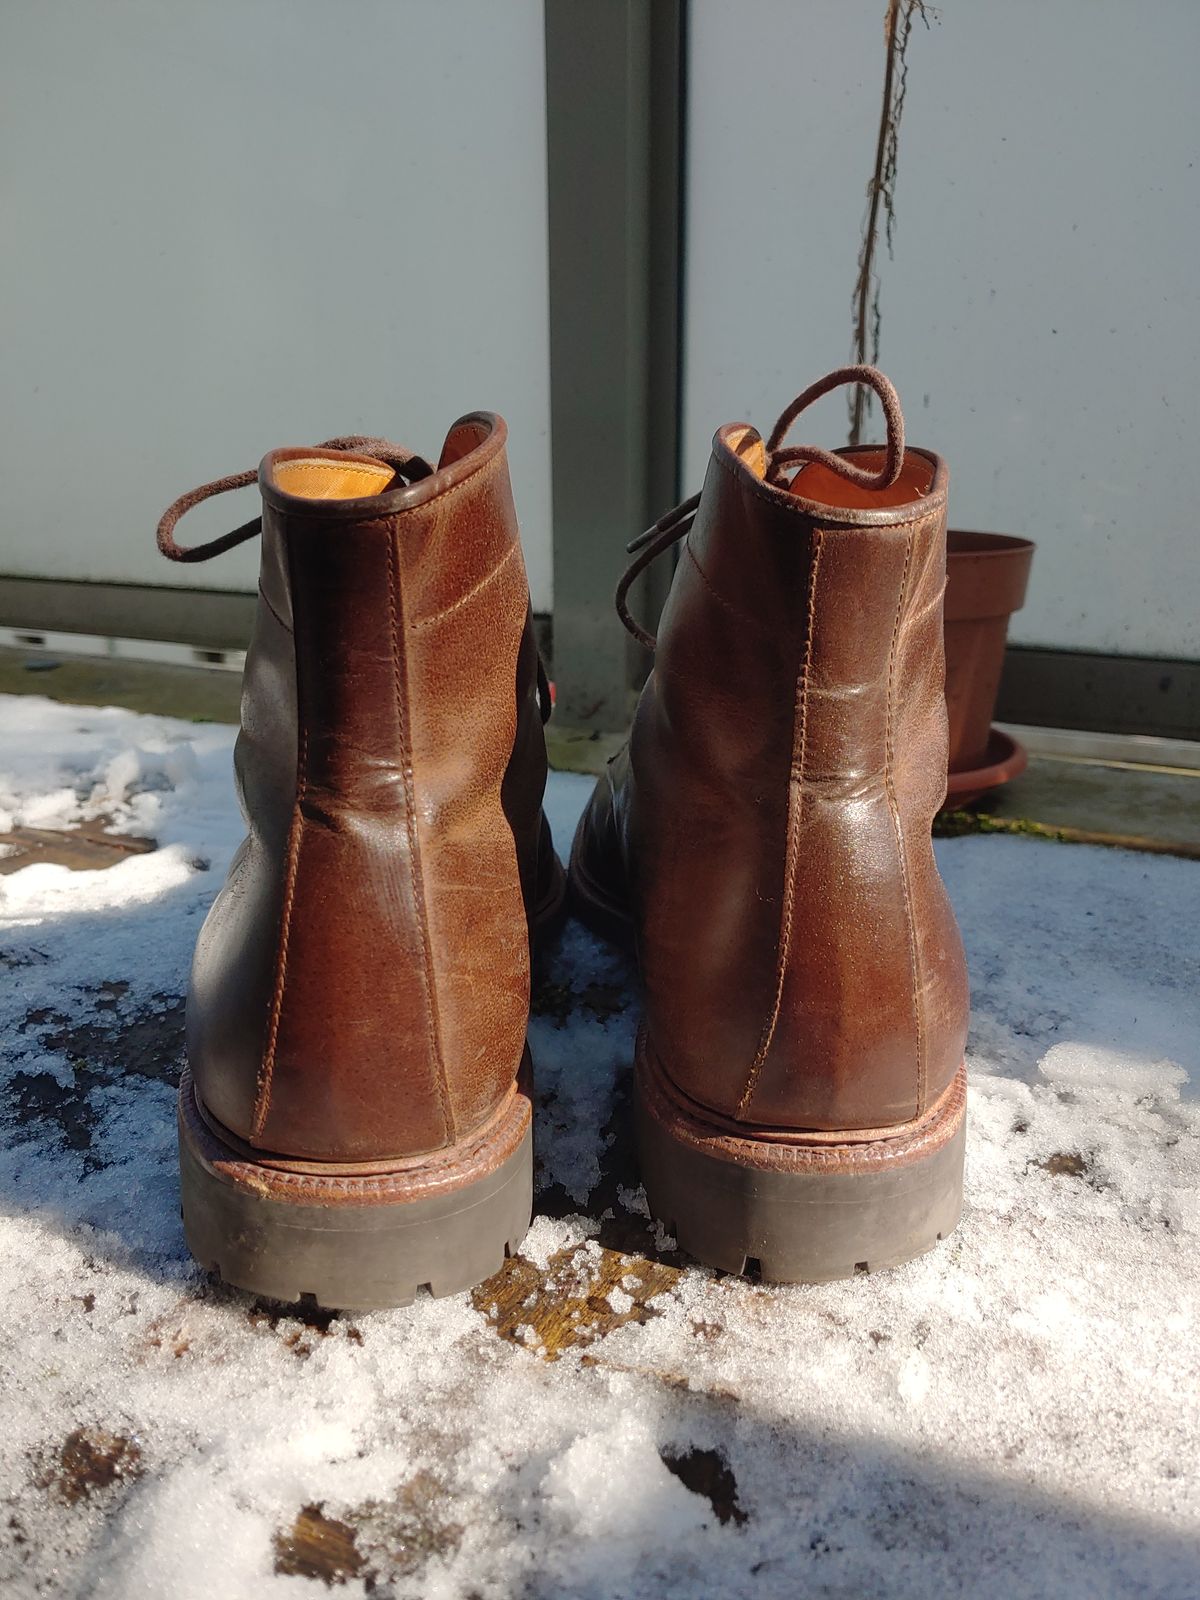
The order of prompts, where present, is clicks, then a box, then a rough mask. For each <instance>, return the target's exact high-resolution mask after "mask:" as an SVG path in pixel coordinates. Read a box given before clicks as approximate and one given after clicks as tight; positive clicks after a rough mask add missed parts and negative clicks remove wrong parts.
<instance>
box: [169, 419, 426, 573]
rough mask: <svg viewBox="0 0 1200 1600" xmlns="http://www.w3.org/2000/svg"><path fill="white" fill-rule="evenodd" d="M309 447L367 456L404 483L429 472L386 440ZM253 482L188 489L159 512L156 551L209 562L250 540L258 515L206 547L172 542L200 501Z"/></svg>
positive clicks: (247, 476) (252, 476)
mask: <svg viewBox="0 0 1200 1600" xmlns="http://www.w3.org/2000/svg"><path fill="white" fill-rule="evenodd" d="M313 448H314V449H316V450H348V451H352V452H354V453H355V454H356V455H361V456H371V457H373V458H374V459H375V460H376V461H380V462H382V463H383V465H384V466H386V467H391V468H392V470H393V471H394V472H395V473H396V474H397V475H398V476H399V477H400V478H402V479H403V480H404V482H405V483H418V482H419V481H420V480H421V479H422V478H428V477H429V476H430V474H431V473H432V472H433V468H432V467H431V466H430V465H429V463H428V461H426V460H424V459H423V458H422V457H421V456H419V455H417V454H416V453H415V452H414V451H412V450H409V449H406V448H405V446H404V445H402V444H392V443H391V441H390V440H388V439H369V438H366V437H364V436H362V435H359V434H347V435H346V436H345V437H344V438H341V439H326V440H325V443H324V444H318V445H315V446H314V447H313ZM257 481H258V471H257V469H253V470H251V471H249V472H235V473H232V474H231V475H230V476H229V477H228V478H217V479H215V480H214V481H213V482H212V483H204V484H201V486H200V487H199V488H198V489H191V490H189V491H188V493H187V494H181V495H180V496H179V499H178V500H175V501H173V502H172V504H171V505H169V506H168V507H167V509H166V510H165V511H164V512H163V514H162V518H161V520H160V521H159V524H158V548H159V549H160V550H161V551H162V553H163V555H164V556H166V558H167V560H168V561H211V560H212V558H213V557H214V556H219V555H222V554H223V553H224V552H225V551H226V550H232V549H234V547H235V546H236V545H239V544H245V542H246V540H247V539H253V538H254V537H255V535H256V534H259V533H261V532H262V517H261V516H259V517H255V518H254V519H253V520H252V521H250V522H243V524H242V525H241V527H240V528H234V530H233V532H232V533H223V534H222V535H221V537H220V538H219V539H212V540H210V541H209V543H208V544H196V545H182V544H176V543H175V528H176V526H177V524H178V522H179V519H180V518H181V517H183V516H186V515H187V513H188V512H189V511H191V510H192V508H193V507H194V506H198V505H199V504H200V502H201V501H202V500H211V499H212V498H213V496H214V495H218V494H228V493H229V491H230V490H231V489H247V488H249V486H250V485H251V484H252V483H257Z"/></svg>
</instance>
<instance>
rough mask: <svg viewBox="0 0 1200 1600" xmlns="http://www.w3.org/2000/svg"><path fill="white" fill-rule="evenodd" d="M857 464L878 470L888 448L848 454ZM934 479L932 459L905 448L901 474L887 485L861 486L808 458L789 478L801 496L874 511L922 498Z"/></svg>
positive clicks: (843, 507) (825, 503) (846, 508)
mask: <svg viewBox="0 0 1200 1600" xmlns="http://www.w3.org/2000/svg"><path fill="white" fill-rule="evenodd" d="M851 459H852V460H853V462H854V464H855V466H858V467H865V468H866V469H867V471H868V472H880V471H882V470H883V464H884V462H885V461H886V459H887V451H886V450H884V449H883V448H882V447H881V448H880V449H878V450H856V451H855V453H854V455H853V457H852V458H851ZM932 482H933V463H932V462H931V461H929V460H927V458H926V457H925V456H921V455H918V454H917V453H916V451H915V450H906V451H905V452H904V465H903V466H902V467H901V468H900V476H899V477H898V478H897V479H896V481H895V483H894V484H893V485H892V486H891V488H890V489H864V488H863V487H862V486H861V485H860V484H857V483H848V482H847V481H846V479H845V478H839V477H838V475H837V473H836V472H831V471H830V470H829V468H828V467H823V466H822V465H821V463H820V462H819V461H810V462H809V463H808V465H807V466H804V467H801V468H800V470H799V472H797V474H796V476H795V477H794V478H793V479H792V482H791V492H792V493H793V494H795V495H799V496H800V498H801V499H802V500H814V501H816V503H817V504H818V505H823V506H835V507H837V509H838V510H840V511H875V510H877V509H879V508H882V507H886V506H905V505H908V503H909V502H910V501H912V500H921V499H923V498H924V497H925V496H926V495H927V494H928V493H929V486H930V484H931V483H932Z"/></svg>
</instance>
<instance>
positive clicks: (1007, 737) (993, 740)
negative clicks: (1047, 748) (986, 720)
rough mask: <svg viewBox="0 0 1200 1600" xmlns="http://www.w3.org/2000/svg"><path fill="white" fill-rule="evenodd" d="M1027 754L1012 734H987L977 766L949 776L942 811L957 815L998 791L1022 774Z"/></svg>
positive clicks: (995, 732) (994, 731)
mask: <svg viewBox="0 0 1200 1600" xmlns="http://www.w3.org/2000/svg"><path fill="white" fill-rule="evenodd" d="M1028 763H1029V753H1028V751H1027V750H1026V749H1025V746H1024V745H1023V744H1021V743H1020V742H1019V741H1018V740H1016V739H1014V738H1013V737H1012V735H1011V734H1008V733H1003V732H1002V731H1001V730H1000V729H999V728H993V729H992V731H991V733H989V734H988V742H987V749H986V750H985V751H984V753H983V760H982V761H981V762H980V764H979V766H977V767H972V768H970V769H969V770H967V771H961V772H952V773H951V774H950V782H949V784H948V786H947V789H946V800H945V809H946V810H947V811H957V810H959V809H961V808H962V807H963V806H969V805H972V804H973V803H974V802H975V801H976V800H978V799H979V798H980V796H981V795H985V794H987V792H988V790H989V789H998V788H999V787H1000V785H1001V784H1002V783H1008V782H1009V781H1010V780H1011V779H1013V778H1017V777H1019V776H1020V775H1021V773H1022V772H1024V771H1025V768H1026V766H1027V765H1028Z"/></svg>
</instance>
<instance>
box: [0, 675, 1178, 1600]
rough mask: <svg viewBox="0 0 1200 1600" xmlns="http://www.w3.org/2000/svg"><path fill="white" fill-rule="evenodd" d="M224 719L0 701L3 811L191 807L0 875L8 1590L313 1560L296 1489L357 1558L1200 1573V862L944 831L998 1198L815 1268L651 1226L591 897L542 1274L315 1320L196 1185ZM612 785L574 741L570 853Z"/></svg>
mask: <svg viewBox="0 0 1200 1600" xmlns="http://www.w3.org/2000/svg"><path fill="white" fill-rule="evenodd" d="M232 743H233V732H232V730H230V729H228V728H223V727H206V726H197V725H193V724H187V723H178V722H172V721H169V720H166V719H161V718H151V717H142V716H137V715H134V714H132V713H128V712H124V711H118V710H93V709H87V708H79V707H71V706H62V705H54V704H50V703H49V702H46V701H43V700H39V699H34V698H19V699H16V698H0V813H6V814H7V815H8V816H9V817H10V818H11V819H12V820H14V821H15V822H18V823H25V824H26V825H30V826H36V827H40V828H41V827H63V826H66V825H69V824H71V823H72V822H77V821H81V820H85V819H95V818H107V819H109V825H110V826H112V827H115V828H117V829H121V830H125V831H128V832H132V833H139V834H145V835H152V836H153V837H154V838H155V839H156V840H157V841H158V845H159V848H158V849H157V850H155V851H153V852H152V853H149V854H142V855H136V856H130V857H128V858H127V859H124V860H122V861H121V862H120V864H119V865H117V866H114V867H112V868H110V869H108V870H106V871H100V872H69V871H67V870H66V869H65V868H61V867H57V866H51V865H35V866H30V867H27V868H25V869H23V870H20V871H17V872H15V873H13V874H11V875H9V876H7V877H3V878H0V1029H2V1036H3V1039H4V1041H5V1049H4V1053H3V1059H2V1062H0V1116H2V1119H3V1132H2V1137H0V1406H2V1416H3V1423H4V1426H3V1428H2V1429H0V1592H3V1593H4V1594H5V1595H10V1596H14V1597H24V1596H32V1595H34V1594H54V1595H65V1596H78V1597H84V1596H89V1597H90V1596H113V1597H121V1600H136V1597H139V1596H147V1597H149V1596H154V1597H155V1600H161V1597H164V1596H165V1597H170V1600H173V1597H176V1596H178V1597H189V1596H193V1595H194V1596H197V1597H200V1596H203V1597H204V1600H212V1596H214V1595H220V1596H222V1597H223V1600H243V1597H247V1600H248V1597H250V1596H255V1597H269V1596H275V1595H279V1596H292V1597H296V1596H301V1595H304V1594H306V1593H319V1592H322V1583H321V1579H320V1577H317V1576H305V1575H304V1574H305V1571H306V1570H307V1569H306V1568H305V1566H304V1563H303V1560H302V1559H301V1560H299V1564H297V1559H296V1558H295V1551H294V1549H293V1544H294V1537H293V1536H294V1535H295V1533H296V1530H297V1528H298V1527H299V1524H298V1522H297V1519H298V1517H299V1518H301V1519H302V1520H303V1517H304V1516H306V1515H313V1516H316V1517H317V1518H318V1519H325V1521H326V1522H327V1523H328V1524H329V1525H330V1526H332V1527H334V1528H335V1529H341V1531H342V1536H344V1542H343V1545H342V1546H341V1547H340V1548H341V1549H342V1551H343V1554H342V1556H340V1557H338V1558H337V1560H336V1561H335V1562H334V1564H333V1566H332V1568H329V1569H326V1570H327V1571H328V1572H331V1574H332V1576H333V1577H334V1579H335V1581H337V1582H339V1583H341V1584H342V1585H343V1586H342V1587H341V1588H340V1589H339V1593H342V1594H345V1595H346V1596H348V1597H353V1596H355V1595H365V1594H367V1593H374V1594H375V1595H380V1594H383V1595H394V1596H397V1597H408V1596H412V1597H416V1596H420V1597H422V1600H443V1597H444V1600H450V1597H462V1600H466V1597H468V1596H472V1595H477V1596H488V1597H490V1596H529V1597H538V1600H541V1597H544V1600H551V1597H555V1600H557V1597H559V1596H579V1597H597V1600H598V1597H601V1596H604V1597H610V1596H631V1597H632V1596H655V1597H657V1596H687V1597H689V1600H694V1597H704V1596H714V1597H715V1596H721V1597H729V1596H740V1595H748V1596H749V1595H753V1596H763V1597H774V1596H779V1597H781V1600H783V1597H786V1600H793V1597H794V1596H796V1595H797V1594H800V1593H807V1592H813V1593H820V1594H831V1595H846V1596H851V1595H853V1596H859V1595H869V1594H888V1595H898V1596H908V1595H912V1596H927V1595H929V1594H938V1593H958V1594H966V1595H971V1596H988V1597H991V1596H995V1597H997V1600H1014V1597H1018V1596H1026V1595H1028V1596H1044V1595H1046V1594H1056V1595H1065V1596H1068V1597H1075V1596H1079V1597H1083V1596H1088V1597H1090V1596H1107V1595H1130V1596H1132V1595H1155V1596H1180V1597H1183V1596H1188V1597H1193V1596H1195V1595H1196V1594H1197V1592H1200V1354H1198V1351H1200V1326H1198V1324H1200V1103H1198V1101H1197V1098H1196V1085H1197V1082H1198V1080H1200V1073H1198V1072H1197V1064H1198V1058H1200V986H1198V983H1197V958H1198V955H1200V917H1198V916H1197V896H1198V892H1200V865H1197V864H1195V863H1191V862H1187V861H1180V860H1172V859H1167V858H1164V857H1159V856H1150V855H1139V854H1132V853H1126V852H1122V851H1107V850H1100V849H1095V848H1090V847H1083V846H1068V845H1057V844H1052V843H1048V842H1045V841H1041V840H1035V839H1024V838H1016V837H976V838H963V839H955V840H948V841H945V842H942V843H940V844H939V848H938V853H939V859H940V862H941V865H942V869H943V872H944V874H945V877H946V880H947V883H948V885H949V888H950V891H951V894H952V896H953V898H954V901H955V904H956V907H957V909H958V912H959V916H960V919H961V922H962V925H963V930H964V935H965V938H966V941H967V947H968V959H969V963H970V967H971V973H972V980H973V998H974V1013H973V1018H972V1034H971V1044H970V1056H969V1066H970V1070H971V1075H972V1087H971V1091H970V1110H969V1115H970V1134H969V1150H968V1179H967V1208H966V1213H965V1216H964V1219H963V1223H962V1225H961V1227H960V1229H959V1231H958V1232H957V1233H956V1234H955V1235H954V1237H953V1238H952V1239H951V1240H950V1241H949V1242H948V1243H947V1244H946V1245H945V1246H943V1247H942V1248H941V1249H939V1250H938V1251H936V1252H934V1253H933V1254H931V1255H929V1256H926V1257H924V1258H923V1259H922V1260H920V1261H917V1262H914V1263H912V1264H910V1265H909V1266H907V1267H904V1268H902V1269H899V1270H897V1271H895V1272H892V1273H886V1274H878V1275H873V1276H870V1277H860V1278H856V1279H854V1280H851V1281H850V1282H848V1283H843V1284H833V1285H827V1286H822V1287H820V1288H800V1287H797V1288H785V1289H779V1288H768V1287H764V1286H762V1285H758V1284H754V1283H747V1282H742V1281H740V1280H736V1279H728V1278H721V1277H718V1276H716V1275H714V1274H711V1273H708V1272H705V1271H702V1270H700V1269H698V1268H696V1267H694V1266H691V1265H689V1264H687V1263H686V1262H684V1261H683V1260H682V1259H681V1258H679V1257H678V1256H676V1255H675V1254H674V1252H673V1241H671V1240H670V1239H668V1238H665V1237H664V1236H663V1235H662V1234H661V1231H660V1230H655V1229H654V1228H653V1227H652V1226H651V1225H650V1223H649V1222H648V1220H647V1218H646V1215H645V1203H644V1199H643V1197H642V1195H641V1192H640V1190H639V1189H638V1186H637V1181H636V1176H635V1174H634V1172H633V1169H632V1165H631V1161H630V1155H629V1147H628V1139H627V1133H626V1115H625V1112H626V1106H627V1092H628V1067H629V1061H630V1056H631V1046H632V1039H633V1029H634V1025H635V1015H636V1001H635V1000H634V999H633V982H632V974H631V972H630V970H629V967H628V965H627V964H626V962H625V960H624V959H623V958H622V957H621V956H619V955H618V954H616V953H614V952H613V951H611V950H609V949H607V948H606V947H604V946H601V945H600V944H598V943H596V942H595V941H594V940H593V939H592V938H591V937H590V936H588V935H587V934H586V933H585V932H584V930H583V929H582V928H580V927H578V926H577V925H574V924H572V925H570V926H569V927H568V929H567V931H566V933H565V935H564V938H563V941H562V944H561V947H560V948H559V950H558V951H557V953H556V954H555V955H554V956H553V958H552V960H551V961H550V964H549V968H548V970H547V971H546V972H545V973H544V974H543V975H542V977H541V980H540V983H539V990H538V999H537V1011H538V1014H537V1015H535V1017H534V1019H533V1022H532V1025H531V1039H532V1045H533V1051H534V1059H535V1063H536V1066H537V1071H538V1088H539V1099H540V1106H539V1121H538V1136H539V1160H540V1163H541V1171H540V1175H539V1185H540V1188H539V1202H538V1216H537V1219H536V1220H535V1223H534V1226H533V1229H532V1230H531V1233H530V1235H529V1238H528V1240H527V1242H526V1244H525V1246H524V1248H523V1251H522V1255H521V1257H520V1258H519V1259H518V1260H517V1261H516V1262H514V1263H511V1264H510V1271H509V1274H508V1276H507V1278H506V1280H505V1282H506V1283H507V1284H508V1285H509V1290H510V1296H509V1300H507V1301H506V1300H504V1295H503V1286H501V1288H500V1289H497V1288H496V1287H495V1283H496V1281H495V1280H494V1281H493V1284H492V1285H491V1286H485V1289H484V1290H481V1291H479V1292H478V1293H477V1294H476V1295H475V1296H474V1297H472V1296H460V1297H456V1298H454V1299H451V1300H441V1301H433V1300H428V1299H426V1300H422V1301H418V1302H417V1303H416V1304H415V1305H413V1306H411V1307H409V1308H407V1309H404V1310H399V1311H395V1312H388V1313H375V1314H372V1315H369V1316H365V1315H364V1316H353V1317H350V1316H344V1317H337V1318H333V1319H331V1320H327V1321H326V1319H321V1318H314V1319H311V1320H310V1321H308V1322H306V1321H302V1320H299V1319H297V1318H295V1317H291V1316H287V1315H281V1314H279V1311H278V1308H273V1307H270V1306H264V1305H261V1304H256V1303H254V1302H253V1301H252V1300H251V1299H250V1298H249V1297H247V1296H243V1295H240V1294H237V1293H235V1292H233V1291H230V1290H227V1289H224V1288H222V1287H220V1286H217V1285H213V1284H212V1283H210V1282H209V1281H208V1280H207V1279H206V1278H205V1277H204V1276H203V1275H202V1274H201V1273H200V1272H199V1270H198V1269H197V1268H196V1267H195V1266H194V1265H193V1264H192V1263H191V1261H190V1260H189V1258H188V1256H187V1253H186V1250H185V1248H184V1244H183V1238H182V1233H181V1229H180V1223H179V1216H178V1199H177V1191H176V1177H175V1143H174V1140H175V1135H174V1121H173V1098H174V1089H173V1085H174V1081H175V1078H176V1075H177V1072H178V1067H179V1060H180V1048H181V1031H180V1022H181V1014H180V1004H179V1001H180V997H181V995H182V993H183V991H184V986H185V984H186V975H187V967H188V962H189V959H190V954H191V947H192V944H193V941H194V938H195V934H196V931H197V929H198V927H199V924H200V920H201V918H202V916H203V913H204V911H205V909H206V907H207V905H208V903H209V902H210V900H211V898H212V896H213V895H214V894H215V892H216V890H217V888H218V887H219V885H220V883H221V880H222V878H223V875H224V872H225V869H226V866H227V864H228V861H229V858H230V855H231V853H232V851H233V849H234V848H235V847H236V845H237V843H238V841H239V838H240V824H239V819H238V816H237V811H236V806H235V802H234V797H233V786H232V781H231V773H230V752H231V748H232ZM588 789H589V782H588V780H585V779H581V778H577V777H569V776H565V775H556V776H555V777H554V778H552V780H551V788H550V795H549V810H550V813H551V820H552V822H553V825H554V828H555V833H556V837H557V838H558V840H559V842H560V845H563V846H565V844H566V843H567V842H568V840H569V834H570V830H571V827H572V825H573V822H574V819H575V817H576V815H577V814H578V811H579V808H580V806H581V805H582V803H583V801H584V799H585V797H586V795H587V792H588ZM0 820H3V819H0ZM289 1541H292V1543H289ZM346 1551H348V1552H349V1554H348V1555H347V1554H346V1553H345V1552H346ZM289 1552H291V1553H289ZM338 1562H340V1565H339V1564H338Z"/></svg>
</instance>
